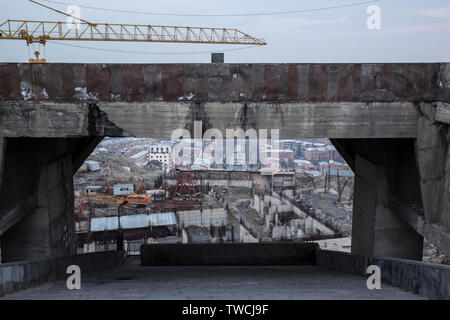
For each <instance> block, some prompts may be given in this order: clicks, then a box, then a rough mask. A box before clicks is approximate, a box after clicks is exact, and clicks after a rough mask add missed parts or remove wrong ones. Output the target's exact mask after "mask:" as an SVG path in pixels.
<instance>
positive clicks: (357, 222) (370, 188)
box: [352, 155, 423, 260]
mask: <svg viewBox="0 0 450 320" xmlns="http://www.w3.org/2000/svg"><path fill="white" fill-rule="evenodd" d="M389 196H390V195H389V191H388V185H387V179H386V175H385V170H384V167H383V166H379V165H375V164H373V163H371V162H370V161H368V160H366V159H365V158H363V157H361V156H359V155H356V157H355V191H354V205H353V226H352V253H353V254H359V255H370V256H385V257H394V258H404V259H414V260H422V252H423V237H422V236H421V235H419V234H418V233H417V232H416V231H415V230H414V229H413V228H412V227H410V226H409V225H408V224H407V223H406V222H404V221H403V220H402V219H401V218H400V217H399V215H397V214H395V213H394V212H393V211H392V209H391V208H389Z"/></svg>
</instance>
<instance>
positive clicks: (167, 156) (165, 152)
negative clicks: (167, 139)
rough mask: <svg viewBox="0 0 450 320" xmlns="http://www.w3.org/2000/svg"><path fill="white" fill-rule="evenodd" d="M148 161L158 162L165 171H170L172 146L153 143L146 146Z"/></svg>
mask: <svg viewBox="0 0 450 320" xmlns="http://www.w3.org/2000/svg"><path fill="white" fill-rule="evenodd" d="M148 159H149V161H159V162H160V163H161V164H162V166H163V168H165V170H166V171H170V169H171V168H172V165H173V161H172V144H170V143H155V144H151V145H149V146H148Z"/></svg>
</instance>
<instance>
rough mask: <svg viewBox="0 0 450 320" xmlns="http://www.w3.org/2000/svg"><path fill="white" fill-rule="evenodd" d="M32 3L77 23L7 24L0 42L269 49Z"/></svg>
mask: <svg viewBox="0 0 450 320" xmlns="http://www.w3.org/2000/svg"><path fill="white" fill-rule="evenodd" d="M29 1H30V2H32V3H35V4H38V5H40V6H43V7H45V8H47V9H50V10H53V11H56V12H58V13H60V14H63V15H66V16H69V17H72V18H73V19H76V20H78V21H77V22H76V23H73V22H61V21H59V22H58V21H31V20H7V21H5V22H3V23H1V24H0V40H1V39H5V40H10V39H15V40H25V41H26V42H27V45H30V44H33V43H38V44H40V45H45V43H46V41H48V40H69V41H125V42H171V43H207V44H243V45H266V42H264V40H263V39H257V38H254V37H252V36H250V35H248V34H246V33H244V32H241V31H239V30H237V29H227V28H204V27H179V26H159V25H136V24H111V23H92V22H89V21H86V20H82V19H80V18H78V17H75V16H72V15H70V14H67V13H65V12H62V11H59V10H56V9H54V8H51V7H49V6H46V5H43V4H41V3H39V2H36V1H34V0H29ZM35 55H36V59H30V62H32V63H33V62H34V63H36V62H38V63H44V62H46V60H45V59H39V55H40V53H39V51H36V52H35Z"/></svg>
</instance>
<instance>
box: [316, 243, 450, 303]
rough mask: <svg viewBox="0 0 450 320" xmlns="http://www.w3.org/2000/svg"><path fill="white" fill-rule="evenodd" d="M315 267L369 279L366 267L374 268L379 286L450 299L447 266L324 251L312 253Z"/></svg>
mask: <svg viewBox="0 0 450 320" xmlns="http://www.w3.org/2000/svg"><path fill="white" fill-rule="evenodd" d="M316 265H317V266H319V267H325V268H330V269H335V270H338V271H342V272H349V273H354V274H357V275H360V276H363V277H368V276H369V275H368V274H367V273H366V271H367V267H368V266H370V265H377V266H379V267H380V269H381V280H382V282H383V283H387V284H390V285H392V286H394V287H400V288H402V289H404V290H407V291H411V292H412V293H415V294H419V295H421V296H425V297H428V298H430V299H447V300H448V299H450V266H447V265H442V264H433V263H426V262H417V261H412V260H404V259H394V258H385V257H369V256H364V255H354V254H349V253H344V252H336V251H327V250H317V251H316ZM362 281H364V280H363V279H362ZM381 288H383V286H381Z"/></svg>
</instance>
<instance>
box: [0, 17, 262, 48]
mask: <svg viewBox="0 0 450 320" xmlns="http://www.w3.org/2000/svg"><path fill="white" fill-rule="evenodd" d="M1 39H16V40H26V41H27V43H28V44H30V43H41V44H45V42H46V41H47V40H70V41H79V40H84V41H128V42H172V43H209V44H243V45H266V42H264V40H263V39H257V38H254V37H252V36H250V35H248V34H246V33H244V32H242V31H239V30H237V29H227V28H205V27H180V26H159V25H136V24H109V23H95V24H93V23H85V22H80V23H68V22H55V21H30V20H7V21H5V22H3V23H2V24H0V40H1Z"/></svg>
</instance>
